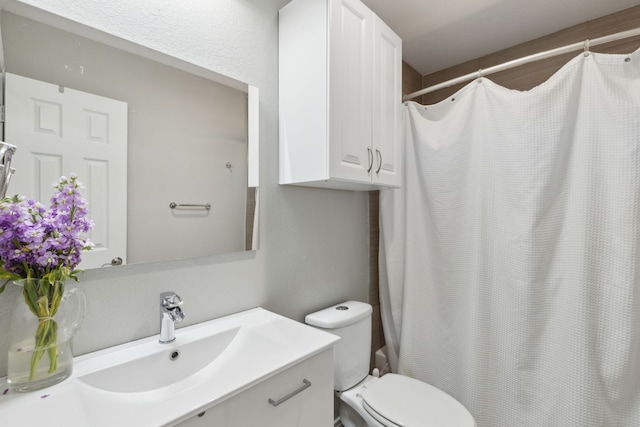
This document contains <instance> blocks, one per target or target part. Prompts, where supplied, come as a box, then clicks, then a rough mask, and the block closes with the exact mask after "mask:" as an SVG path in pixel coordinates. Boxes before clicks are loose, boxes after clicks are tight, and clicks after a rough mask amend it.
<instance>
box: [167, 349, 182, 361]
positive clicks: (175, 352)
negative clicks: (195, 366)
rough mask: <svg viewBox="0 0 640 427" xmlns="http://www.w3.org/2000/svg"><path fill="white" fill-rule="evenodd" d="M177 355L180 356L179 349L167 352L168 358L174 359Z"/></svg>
mask: <svg viewBox="0 0 640 427" xmlns="http://www.w3.org/2000/svg"><path fill="white" fill-rule="evenodd" d="M178 357H180V350H173V351H172V352H171V353H169V359H171V360H176V359H177V358H178Z"/></svg>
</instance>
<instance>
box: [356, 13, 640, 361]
mask: <svg viewBox="0 0 640 427" xmlns="http://www.w3.org/2000/svg"><path fill="white" fill-rule="evenodd" d="M637 27H640V6H635V7H632V8H630V9H626V10H623V11H621V12H618V13H614V14H612V15H607V16H605V17H602V18H598V19H594V20H593V21H588V22H585V23H583V24H580V25H576V26H574V27H571V28H567V29H565V30H561V31H558V32H557V33H553V34H550V35H548V36H545V37H541V38H539V39H536V40H533V41H530V42H528V43H524V44H521V45H518V46H514V47H512V48H509V49H505V50H503V51H500V52H496V53H494V54H491V55H487V56H483V57H481V58H477V59H474V60H472V61H468V62H465V63H463V64H460V65H456V66H454V67H450V68H447V69H445V70H442V71H438V72H435V73H433V74H428V75H426V76H420V73H418V72H417V71H416V70H414V69H413V68H411V66H410V65H408V64H407V63H405V62H403V63H402V93H403V95H406V94H409V93H413V92H416V91H418V90H420V89H422V88H423V87H427V86H431V85H434V84H437V83H441V82H444V81H446V80H449V79H452V78H455V77H458V76H462V75H465V74H468V73H471V72H474V71H478V70H479V69H486V68H488V67H491V66H493V65H498V64H501V63H503V62H506V61H510V60H513V59H518V58H521V57H523V56H527V55H532V54H534V53H538V52H542V51H545V50H549V49H553V48H556V47H560V46H565V45H567V44H571V43H576V42H580V41H584V40H586V39H595V38H597V37H602V36H606V35H609V34H613V33H617V32H620V31H626V30H631V29H634V28H637ZM639 47H640V37H634V38H629V39H626V40H621V41H617V42H613V43H608V44H606V45H601V46H594V47H592V48H591V51H593V52H602V53H630V52H633V51H634V50H636V49H638V48H639ZM577 54H578V52H574V53H569V54H566V55H562V56H558V57H555V58H551V59H547V60H543V61H538V62H534V63H531V64H526V65H522V66H520V67H517V68H512V69H510V70H506V71H503V72H500V73H496V74H492V75H491V76H488V78H490V79H491V80H493V81H494V82H496V83H498V84H500V85H502V86H505V87H508V88H510V89H517V90H529V89H531V88H533V87H535V86H538V85H539V84H541V83H543V82H544V81H546V80H547V79H548V78H549V77H551V75H553V73H555V72H556V71H558V70H559V69H560V68H561V67H562V66H563V65H564V64H566V63H567V62H568V61H569V60H570V59H571V58H573V57H574V56H575V55H577ZM465 84H466V83H463V84H460V85H457V86H452V87H449V88H446V89H441V90H440V91H437V92H433V93H431V94H427V95H425V96H423V97H422V99H421V100H420V99H415V100H414V101H421V103H422V104H434V103H436V102H439V101H441V100H443V99H446V98H448V97H449V96H451V95H452V94H454V93H455V92H456V91H458V90H459V89H460V88H462V87H463V86H464V85H465ZM378 216H379V192H378V191H371V192H370V193H369V242H370V248H371V249H370V258H369V259H370V262H369V265H370V279H369V283H370V287H369V290H370V292H369V303H370V304H371V305H372V306H373V330H372V337H371V344H372V345H371V347H372V352H371V365H372V367H373V365H374V353H375V351H376V350H377V349H379V348H381V347H382V346H384V344H385V343H384V335H383V332H382V320H381V317H380V299H379V292H378V290H379V278H378V251H379V243H378V242H379V221H378Z"/></svg>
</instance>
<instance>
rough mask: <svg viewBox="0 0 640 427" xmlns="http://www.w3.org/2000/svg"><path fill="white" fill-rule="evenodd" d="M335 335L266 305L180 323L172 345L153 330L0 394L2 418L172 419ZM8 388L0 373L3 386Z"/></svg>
mask: <svg viewBox="0 0 640 427" xmlns="http://www.w3.org/2000/svg"><path fill="white" fill-rule="evenodd" d="M338 339H339V338H338V337H336V336H334V335H331V334H327V333H325V332H322V331H320V330H317V329H314V328H311V327H309V326H306V325H304V324H302V323H299V322H296V321H293V320H291V319H287V318H285V317H282V316H279V315H277V314H274V313H271V312H269V311H267V310H264V309H261V308H256V309H252V310H248V311H245V312H242V313H237V314H233V315H230V316H226V317H223V318H220V319H215V320H211V321H208V322H203V323H199V324H196V325H192V326H188V327H184V328H180V329H177V330H176V340H175V341H174V342H172V343H169V344H160V343H159V342H158V336H157V335H156V336H152V337H149V338H144V339H141V340H138V341H133V342H130V343H126V344H122V345H119V346H116V347H112V348H108V349H105V350H101V351H97V352H95V353H90V354H86V355H83V356H80V357H77V358H75V359H74V372H73V374H72V376H71V377H70V378H69V379H67V380H65V381H63V382H61V383H59V384H56V385H54V386H52V387H49V388H46V389H43V390H40V391H38V392H31V393H14V392H9V393H6V394H0V425H5V424H6V425H47V426H48V427H63V426H64V427H74V426H78V427H85V426H87V425H90V426H92V427H101V426H105V427H106V426H109V427H111V426H114V425H125V426H170V425H174V424H176V423H178V422H180V421H182V420H186V419H188V418H190V417H193V416H195V415H196V414H198V413H199V412H201V411H202V410H203V408H207V407H211V406H213V405H216V404H218V403H220V402H222V401H224V400H226V399H228V398H230V397H232V396H234V395H236V394H238V393H240V392H242V391H244V390H247V389H248V388H250V387H252V386H254V385H256V384H258V383H259V382H261V381H263V380H264V379H266V378H269V377H271V376H273V375H275V374H277V373H279V372H281V371H283V370H285V369H287V368H288V367H290V366H293V365H295V364H296V363H298V362H300V361H302V360H305V359H307V358H309V357H311V356H314V355H315V354H318V353H320V352H322V351H324V350H326V349H327V348H330V347H331V346H333V344H334V343H335V342H336V341H337V340H338ZM176 355H177V357H176ZM172 359H174V360H172ZM6 388H7V387H6V379H4V378H2V379H0V393H1V391H2V390H5V389H6ZM33 408H38V410H34V409H33Z"/></svg>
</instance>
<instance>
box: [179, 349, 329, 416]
mask: <svg viewBox="0 0 640 427" xmlns="http://www.w3.org/2000/svg"><path fill="white" fill-rule="evenodd" d="M178 426H179V427H332V426H333V350H332V349H331V348H329V349H327V350H325V351H323V352H322V353H319V354H317V355H315V356H313V357H311V358H309V359H307V360H304V361H302V362H300V363H298V364H296V365H294V366H292V367H291V368H289V369H287V370H286V371H284V372H281V373H279V374H277V375H275V376H273V377H271V378H268V379H266V380H264V381H262V382H260V383H258V384H257V385H255V386H254V387H252V388H250V389H248V390H246V391H244V392H242V393H240V394H238V395H237V396H234V397H232V398H230V399H229V400H226V401H224V402H222V403H220V404H218V405H216V406H213V407H211V408H209V409H206V410H204V411H203V412H202V413H201V414H200V415H199V416H195V417H192V418H190V419H188V420H186V421H184V422H182V423H180V424H178Z"/></svg>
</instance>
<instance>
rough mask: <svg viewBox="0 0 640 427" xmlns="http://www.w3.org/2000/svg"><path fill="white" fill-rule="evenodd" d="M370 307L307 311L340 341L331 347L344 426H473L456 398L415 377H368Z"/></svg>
mask: <svg viewBox="0 0 640 427" xmlns="http://www.w3.org/2000/svg"><path fill="white" fill-rule="evenodd" d="M371 311H372V310H371V306H370V305H369V304H366V303H362V302H358V301H347V302H344V303H341V304H338V305H335V306H332V307H329V308H327V309H324V310H321V311H318V312H315V313H311V314H309V315H307V316H306V317H305V322H306V323H307V324H309V325H311V326H314V327H316V328H320V329H324V330H325V331H326V332H329V333H333V334H335V335H338V336H339V337H340V338H341V340H340V342H338V343H337V344H336V345H335V347H334V389H335V390H336V392H337V394H338V396H339V397H340V407H339V413H340V420H341V421H342V424H343V425H344V426H345V427H475V426H476V423H475V421H474V419H473V417H472V416H471V414H470V413H469V411H468V410H467V409H466V408H465V407H464V406H463V405H462V404H461V403H460V402H458V401H457V400H456V399H454V398H453V397H451V396H449V395H448V394H447V393H445V392H443V391H442V390H439V389H438V388H436V387H433V386H432V385H429V384H427V383H425V382H422V381H419V380H417V379H414V378H410V377H406V376H403V375H397V374H387V375H384V376H382V377H380V378H378V377H374V376H371V375H368V370H369V354H370V351H371Z"/></svg>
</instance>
